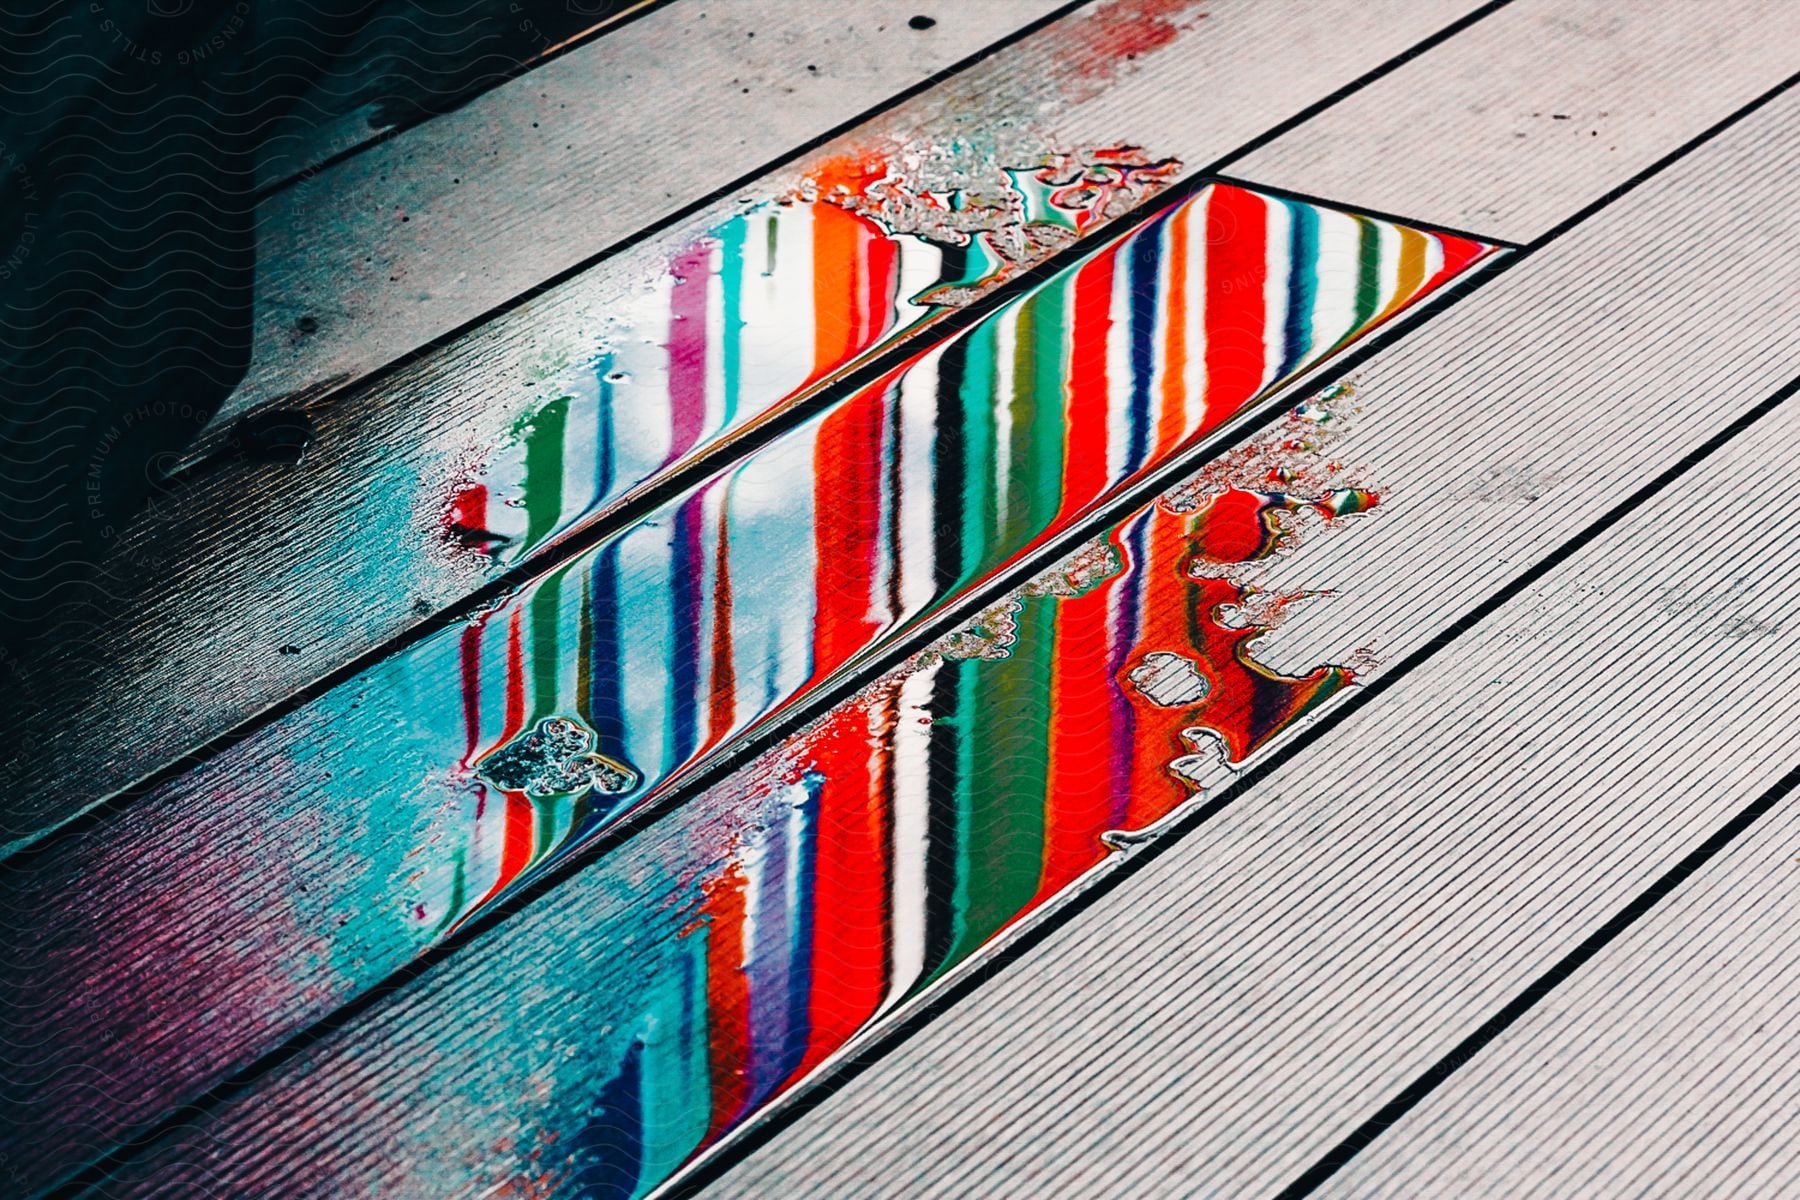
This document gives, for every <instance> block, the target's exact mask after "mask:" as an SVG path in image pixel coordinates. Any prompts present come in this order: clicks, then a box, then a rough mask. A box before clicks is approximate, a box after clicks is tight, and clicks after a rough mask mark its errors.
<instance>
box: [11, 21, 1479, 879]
mask: <svg viewBox="0 0 1800 1200" xmlns="http://www.w3.org/2000/svg"><path fill="white" fill-rule="evenodd" d="M679 7H680V6H677V8H679ZM1472 7H1473V6H1472V5H1471V4H1469V3H1468V2H1467V0H1430V2H1429V3H1428V4H1426V5H1423V6H1421V5H1420V4H1418V3H1412V2H1408V3H1401V2H1399V0H1392V2H1388V3H1382V4H1373V5H1372V4H1368V3H1364V2H1362V0H1330V2H1329V3H1324V4H1321V3H1312V2H1309V3H1305V4H1299V3H1297V2H1296V3H1286V2H1284V3H1282V4H1275V5H1270V4H1261V3H1258V4H1249V3H1242V4H1237V5H1234V6H1231V7H1229V8H1227V7H1225V6H1217V5H1215V6H1213V7H1212V8H1209V9H1207V10H1206V16H1205V19H1204V20H1191V21H1188V22H1187V23H1186V24H1183V23H1182V22H1183V21H1184V20H1185V19H1186V18H1187V17H1191V16H1192V15H1193V14H1194V13H1195V12H1196V11H1198V10H1194V9H1193V8H1192V7H1191V6H1190V5H1185V4H1183V5H1174V6H1170V8H1169V11H1170V12H1172V13H1173V14H1174V15H1173V16H1166V17H1161V18H1158V20H1153V21H1150V22H1148V24H1147V26H1145V28H1144V29H1139V28H1138V27H1136V26H1134V27H1133V29H1134V30H1135V32H1133V34H1132V37H1134V38H1136V39H1138V40H1135V41H1133V40H1127V41H1125V42H1124V43H1123V44H1121V43H1120V42H1119V41H1118V37H1119V36H1120V35H1118V34H1117V32H1116V21H1117V18H1118V16H1119V13H1120V12H1121V11H1135V10H1115V9H1114V8H1112V7H1108V6H1105V5H1102V6H1098V7H1096V8H1094V9H1093V10H1091V11H1089V10H1085V9H1084V10H1082V11H1081V12H1079V13H1077V14H1075V15H1074V16H1071V17H1070V18H1068V19H1067V20H1065V21H1062V22H1058V23H1056V24H1054V25H1052V26H1050V27H1048V28H1046V29H1045V30H1043V31H1041V32H1040V33H1038V34H1036V35H1034V36H1032V37H1031V38H1029V39H1027V40H1026V41H1025V42H1022V43H1020V44H1019V45H1017V46H1014V47H1012V48H1010V49H1009V50H1007V51H1006V52H1005V53H1004V54H1001V55H998V56H996V57H995V58H993V59H990V60H988V61H986V62H984V63H982V64H979V65H978V66H977V67H975V68H972V69H971V70H970V71H969V72H968V73H966V74H964V75H962V76H959V77H957V78H954V79H951V80H947V81H945V82H944V83H943V84H941V85H939V86H937V87H934V88H933V89H931V90H930V91H929V92H927V93H925V94H923V95H921V96H919V97H918V98H917V99H915V100H914V101H911V102H909V103H907V104H904V105H901V106H899V107H897V108H895V109H893V110H891V111H889V112H886V113H884V114H882V115H881V116H880V117H879V118H876V119H874V120H872V121H870V122H869V123H868V124H867V125H865V126H864V127H862V128H860V129H859V130H858V131H856V132H855V133H854V134H853V135H850V136H847V137H846V138H843V139H840V140H839V141H836V142H833V143H831V144H829V145H827V146H824V147H822V148H821V149H820V150H819V151H818V153H817V154H815V155H809V156H807V158H806V159H805V160H803V161H801V162H799V163H797V164H795V165H794V166H793V167H791V168H787V169H784V170H781V171H777V172H774V173H771V174H770V175H768V176H766V177H764V178H763V179H761V180H759V181H758V182H757V183H756V184H755V185H754V187H753V188H747V189H746V190H747V192H748V194H751V195H753V196H754V197H755V198H757V199H769V198H774V197H778V196H781V195H783V194H785V193H786V192H787V191H788V190H789V189H791V188H792V187H793V186H794V185H795V184H796V183H797V182H798V181H799V179H800V178H801V177H802V176H803V175H804V173H805V171H806V170H807V169H808V167H809V165H814V164H817V163H818V162H821V161H824V160H826V159H829V158H830V157H832V156H834V155H838V154H841V153H844V152H846V151H851V150H863V149H869V148H874V149H875V150H878V151H882V152H887V153H891V154H895V155H899V154H904V153H906V152H908V148H909V147H911V148H919V147H927V146H930V145H960V146H964V147H966V148H968V151H969V154H970V155H971V156H972V158H973V159H974V161H975V162H977V163H980V164H985V165H986V167H987V168H988V169H990V170H991V169H993V168H995V167H996V166H997V165H999V164H1005V163H1010V162H1019V161H1027V162H1035V161H1038V160H1039V159H1040V158H1041V156H1042V155H1043V154H1044V153H1045V152H1046V150H1047V149H1066V148H1075V147H1081V146H1105V145H1117V144H1120V143H1133V142H1137V143H1141V144H1143V145H1144V146H1145V147H1146V149H1147V150H1148V151H1149V152H1151V153H1154V154H1156V155H1159V156H1161V155H1169V154H1173V155H1176V156H1178V157H1180V158H1181V159H1182V160H1183V161H1184V162H1187V163H1189V164H1195V163H1204V162H1206V161H1207V160H1209V159H1212V158H1216V157H1218V156H1221V155H1224V154H1227V153H1229V152H1230V151H1231V150H1232V149H1233V148H1234V147H1236V146H1240V145H1242V144H1244V143H1245V142H1247V141H1248V140H1249V139H1251V138H1253V137H1256V136H1257V135H1259V134H1260V133H1262V132H1264V131H1265V130H1267V129H1268V128H1269V127H1270V126H1271V125H1273V124H1275V123H1276V122H1279V121H1282V120H1284V119H1286V118H1288V117H1289V116H1291V115H1293V114H1294V113H1296V112H1298V111H1300V110H1301V109H1303V108H1305V107H1306V106H1307V105H1308V104H1310V103H1312V102H1314V101H1317V100H1319V99H1321V98H1323V97H1324V96H1326V95H1327V94H1329V93H1330V92H1331V91H1332V90H1333V89H1336V88H1338V87H1341V86H1343V85H1344V84H1346V83H1348V82H1349V81H1351V80H1353V79H1355V78H1356V77H1357V76H1358V75H1360V74H1362V73H1363V72H1364V71H1367V70H1369V69H1371V68H1373V67H1374V66H1376V65H1378V64H1380V63H1381V62H1382V61H1384V60H1385V59H1387V58H1389V57H1392V56H1394V55H1396V54H1399V53H1401V52H1403V51H1404V50H1405V49H1406V48H1407V47H1409V46H1411V45H1413V44H1415V43H1416V42H1417V41H1419V40H1420V39H1421V38H1422V37H1424V36H1426V35H1428V34H1429V33H1430V32H1432V31H1433V30H1435V29H1437V28H1441V27H1442V26H1443V25H1446V24H1448V23H1449V22H1450V21H1451V20H1453V19H1455V18H1457V17H1459V16H1461V15H1463V14H1464V13H1466V12H1468V11H1470V10H1471V9H1472ZM658 15H660V14H658ZM651 21H652V18H645V19H644V20H642V21H639V22H637V23H635V24H633V25H632V26H630V27H629V28H628V29H626V30H625V31H622V32H621V33H620V34H617V35H613V36H609V37H607V38H605V39H602V44H613V45H615V46H616V45H617V44H618V43H619V42H620V39H622V38H624V37H626V36H627V35H629V34H630V33H631V32H632V31H633V30H638V29H640V28H642V27H645V26H648V25H650V24H651ZM1145 29H1147V31H1148V32H1145ZM746 40H748V39H746ZM758 40H759V41H760V40H762V39H760V38H759V39H758ZM1133 45H1141V46H1144V47H1145V48H1144V49H1143V51H1142V52H1141V53H1140V52H1139V51H1137V50H1133V49H1129V48H1128V47H1130V46H1133ZM1121 51H1122V52H1121ZM869 53H874V51H872V50H871V51H869ZM1131 54H1135V55H1136V57H1135V58H1127V57H1125V55H1131ZM571 57H573V56H571ZM560 61H565V60H559V62H560ZM553 65H554V64H553ZM535 75H536V73H535V72H534V74H533V77H535ZM502 91H504V89H502ZM494 95H499V93H498V92H497V93H494ZM473 107H474V106H471V110H465V111H472V110H473ZM457 115H458V116H461V115H462V114H460V113H459V114H457ZM427 128H429V127H427ZM414 132H418V131H414ZM409 136H411V135H409ZM396 144H397V145H398V144H400V143H396ZM740 165H741V164H740ZM737 207H738V205H737V203H736V197H733V198H732V199H731V200H728V201H722V202H721V203H719V204H718V205H715V206H714V207H712V208H710V209H708V210H707V211H706V212H704V213H701V214H698V215H696V216H695V217H694V218H693V220H692V221H689V222H684V223H682V224H681V225H680V226H679V227H678V228H673V229H671V230H670V231H668V232H667V233H666V234H664V235H660V236H658V237H656V238H653V239H651V240H649V241H647V242H645V243H643V244H641V245H639V246H636V247H634V248H633V249H632V250H631V251H629V252H627V253H624V254H621V255H619V256H618V257H616V258H612V259H609V260H607V261H606V262H603V263H601V264H599V265H598V266H596V267H595V268H594V269H593V270H592V271H589V272H587V273H585V274H583V275H582V276H580V277H578V278H577V279H574V280H572V281H570V282H569V283H567V284H565V285H562V286H560V287H558V288H556V289H553V290H552V291H550V292H548V293H546V294H545V295H544V296H542V297H540V298H538V299H537V300H534V301H532V302H531V303H530V304H527V305H526V306H524V307H523V308H520V309H518V310H516V311H514V312H511V313H508V314H507V315H505V316H504V317H501V318H499V319H496V320H495V321H493V322H491V323H489V324H488V325H486V326H484V327H482V328H481V329H480V330H478V331H476V332H474V333H472V334H470V335H469V336H467V337H465V338H463V339H460V340H459V341H457V342H455V343H454V344H452V345H449V346H447V347H445V348H444V349H443V350H442V351H441V352H438V353H434V354H433V355H431V356H429V357H427V358H426V359H423V360H421V361H419V362H418V363H416V364H414V365H413V366H411V367H408V368H406V369H405V370H403V371H401V372H399V373H398V374H396V375H395V376H393V377H392V378H390V379H388V380H386V381H384V382H382V383H380V384H378V385H375V386H373V387H370V388H368V389H366V390H357V391H353V392H352V393H350V394H348V395H344V396H341V397H340V398H338V399H336V400H334V401H333V402H332V403H331V404H330V405H329V406H327V407H324V408H321V409H319V410H317V411H315V413H314V416H315V419H316V421H317V424H318V431H319V435H318V440H317V444H316V445H315V446H314V448H313V450H312V451H311V452H310V453H309V455H308V456H307V458H306V459H305V460H304V462H303V463H302V464H301V465H300V466H298V467H296V468H292V469H281V468H267V467H251V466H246V465H242V464H238V465H231V466H226V467H223V468H221V469H219V470H218V471H216V472H213V473H211V474H208V475H205V476H202V477H200V478H198V479H196V480H194V481H193V483H192V484H191V486H188V487H184V488H182V489H178V490H177V491H176V492H174V493H173V494H171V495H169V496H167V497H165V498H164V499H163V500H161V501H160V502H159V503H158V504H157V505H156V506H155V508H154V509H153V510H152V511H151V512H150V513H148V514H146V516H145V517H144V518H143V519H142V520H141V521H140V522H138V524H137V525H136V526H134V527H133V528H132V529H131V530H129V531H127V533H126V534H125V535H124V538H123V540H122V541H121V543H120V545H119V547H118V549H117V551H116V553H115V554H114V555H113V557H112V559H111V560H110V561H109V563H108V564H106V567H105V574H104V576H103V579H104V584H105V592H104V602H103V603H102V604H101V605H99V606H97V607H96V609H95V610H94V611H92V612H85V613H84V612H72V613H71V614H70V619H71V620H72V621H76V620H86V621H88V622H90V623H91V628H92V630H93V633H92V635H91V636H88V637H86V638H80V639H75V640H72V641H71V643H70V644H69V645H68V646H67V647H66V648H62V649H59V651H58V652H57V653H55V654H45V655H43V656H41V657H40V658H38V659H37V660H34V661H27V662H24V663H22V664H19V665H18V668H17V670H16V671H15V672H14V675H13V678H14V681H15V682H14V686H13V687H12V688H11V689H9V690H8V692H7V693H6V694H5V695H4V696H0V706H4V715H5V718H6V719H7V720H8V721H9V722H11V723H12V725H13V727H14V728H15V729H16V730H18V732H19V735H20V736H19V738H18V740H17V742H16V745H15V747H13V748H12V749H13V753H12V754H11V755H10V756H9V757H8V758H7V760H6V762H5V764H4V766H3V767H0V780H3V781H4V783H5V785H6V786H5V787H4V789H0V837H3V840H4V841H6V842H13V843H17V842H19V841H23V840H27V839H30V838H33V837H35V836H36V835H38V834H40V833H41V832H42V831H44V830H45V829H46V828H50V827H53V826H55V825H56V824H58V823H60V822H61V821H63V820H65V819H67V818H68V817H69V816H70V815H72V814H74V813H76V812H79V811H81V810H82V809H84V808H86V807H88V806H90V805H91V804H93V803H94V802H96V801H97V800H99V799H101V798H103V797H105V796H107V795H108V794H110V793H112V792H114V791H116V790H118V789H120V788H123V787H125V786H127V785H129V784H130V783H131V782H133V781H134V780H136V779H138V778H140V777H142V776H143V775H145V774H147V773H149V772H150V771H153V770H155V769H157V768H158V767H161V766H163V765H165V764H167V763H170V762H171V761H173V760H175V759H176V758H178V757H179V756H180V755H181V754H183V753H185V752H186V751H188V750H190V749H191V748H193V747H195V746H197V745H200V744H203V743H204V742H206V741H207V740H209V739H211V738H213V737H216V736H218V735H219V734H221V733H223V732H224V731H226V730H228V729H230V728H232V727H233V726H234V725H236V724H238V723H239V722H240V721H242V720H244V719H245V718H246V717H249V716H251V715H252V714H255V713H257V712H259V711H261V710H262V709H264V708H266V707H267V706H269V705H270V704H272V703H274V702H276V701H278V700H280V699H282V698H283V697H286V696H289V695H291V694H293V693H294V692H295V691H297V690H299V689H300V688H302V687H304V686H306V685H307V684H309V683H311V682H313V681H315V680H317V679H319V678H321V677H322V676H324V675H325V674H327V673H328V672H330V671H331V670H333V669H335V668H338V667H340V666H342V665H343V664H345V663H347V662H349V661H351V660H353V659H354V658H356V657H357V656H358V655H359V654H361V653H364V652H366V651H368V650H370V649H371V648H372V647H375V646H378V645H380V644H382V643H383V642H385V641H386V640H388V639H390V638H392V637H394V636H396V635H398V634H400V633H403V632H404V631H405V630H406V629H408V628H410V627H411V626H412V625H413V624H414V623H416V622H417V621H418V620H419V619H420V617H421V615H423V614H428V613H431V612H436V611H438V610H441V609H444V608H446V607H448V606H450V605H452V604H454V603H455V602H456V601H457V600H458V599H459V598H461V597H463V596H466V595H467V594H468V593H469V592H470V591H471V590H473V589H474V588H476V587H478V586H479V585H481V584H482V583H484V582H486V581H487V580H488V579H489V578H491V575H492V564H491V563H489V562H488V561H487V560H485V559H483V558H480V557H479V556H476V555H473V554H469V553H466V552H462V553H459V552H457V548H456V547H455V546H453V545H452V544H450V543H449V542H448V541H447V540H446V538H445V536H444V532H443V528H442V517H443V513H444V510H445V507H446V505H447V504H448V501H449V497H450V494H451V492H452V491H453V489H454V487H455V485H456V481H457V480H458V479H459V478H460V477H461V475H462V474H463V472H465V471H466V469H467V464H468V462H469V460H470V458H471V457H473V456H479V455H480V454H482V453H484V452H485V451H486V450H488V449H489V448H491V447H493V446H495V445H496V444H498V443H499V442H501V441H502V440H503V439H504V438H505V437H506V436H507V433H508V431H509V430H511V429H512V428H513V427H514V426H515V425H516V424H517V423H518V422H519V421H521V419H524V418H528V417H529V416H530V414H532V413H533V412H535V411H536V410H537V408H538V407H540V406H541V405H542V404H543V403H544V401H545V400H546V399H547V398H546V397H544V396H543V395H542V394H541V392H540V391H536V390H533V387H532V384H533V382H534V380H535V378H536V375H537V373H539V372H541V370H542V369H543V368H544V364H546V363H556V362H561V361H573V360H579V359H581V358H583V357H584V356H587V355H591V354H592V353H593V352H594V349H595V346H596V344H597V342H598V339H599V338H600V337H601V336H602V334H603V333H604V331H605V330H606V328H607V325H606V321H607V318H608V316H609V314H611V313H614V312H616V311H617V310H618V308H619V306H620V305H621V303H623V302H624V301H625V300H626V299H627V298H629V297H631V296H633V295H635V294H637V293H638V292H639V291H640V290H641V288H642V286H643V281H644V280H645V279H646V278H647V277H653V276H655V275H657V274H660V273H663V272H666V271H667V270H668V269H669V263H670V261H671V259H672V257H673V256H674V254H675V253H676V251H677V250H678V249H679V248H680V247H681V246H682V245H683V244H684V243H685V242H686V241H688V240H691V239H692V238H693V237H695V236H696V235H697V234H699V233H700V232H701V231H703V230H705V229H707V228H709V227H711V226H712V225H714V224H715V223H717V222H718V221H719V220H721V219H723V217H725V216H726V215H728V214H729V213H730V212H732V211H734V210H735V209H736V208H737ZM471 254H472V255H473V256H474V257H473V259H472V261H485V256H486V254H487V250H484V249H477V250H474V251H471ZM283 647H291V648H292V651H291V652H289V653H283V652H282V648H283Z"/></svg>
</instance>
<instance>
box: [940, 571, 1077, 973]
mask: <svg viewBox="0 0 1800 1200" xmlns="http://www.w3.org/2000/svg"><path fill="white" fill-rule="evenodd" d="M1056 613H1057V605H1056V604H1055V602H1054V601H1050V600H1044V599H1037V600H1028V601H1026V602H1025V607H1024V610H1023V611H1022V612H1021V613H1020V614H1019V616H1018V621H1019V629H1018V641H1017V642H1016V643H1014V646H1013V649H1012V653H1011V654H1010V655H1009V656H1008V657H1006V658H1003V659H998V660H987V661H973V662H971V663H969V664H968V669H967V670H966V672H965V675H966V677H967V678H968V679H969V686H968V687H967V688H966V689H965V694H966V695H967V697H968V707H967V720H968V722H969V728H970V729H971V730H972V731H978V734H977V736H973V737H971V738H970V739H969V750H968V752H967V754H966V755H965V758H966V762H965V764H964V775H963V778H964V781H965V782H964V787H965V788H966V789H967V791H968V794H969V800H968V802H967V804H966V807H967V809H968V812H969V824H968V834H967V836H968V845H967V847H966V850H965V860H966V862H967V864H968V865H967V871H966V878H967V887H966V888H965V891H964V904H965V905H966V907H965V909H964V914H963V921H962V929H961V931H960V936H959V937H958V939H957V941H956V943H955V945H954V946H953V947H952V949H951V952H950V955H949V961H950V962H953V963H954V962H959V961H961V960H962V959H963V958H966V957H967V956H968V955H970V954H973V953H974V952H975V951H976V950H978V949H979V948H980V947H981V946H982V945H984V944H985V943H986V942H987V941H988V940H989V939H990V938H992V937H993V936H994V934H995V933H997V932H999V930H1000V928H1001V926H1003V925H1005V924H1006V923H1007V922H1008V921H1010V920H1012V919H1013V918H1014V917H1016V916H1017V915H1018V914H1019V913H1020V912H1022V911H1023V910H1024V909H1025V907H1026V906H1027V905H1029V904H1030V903H1031V901H1032V898H1033V897H1035V896H1036V895H1037V890H1038V882H1039V879H1040V877H1041V875H1042V872H1043V865H1044V847H1045V838H1046V833H1045V819H1046V818H1045V804H1046V799H1047V796H1048V794H1049V768H1050V744H1049V741H1050V694H1051V676H1052V671H1053V668H1054V665H1055V659H1056ZM997 717H998V719H996V718H997Z"/></svg>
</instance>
